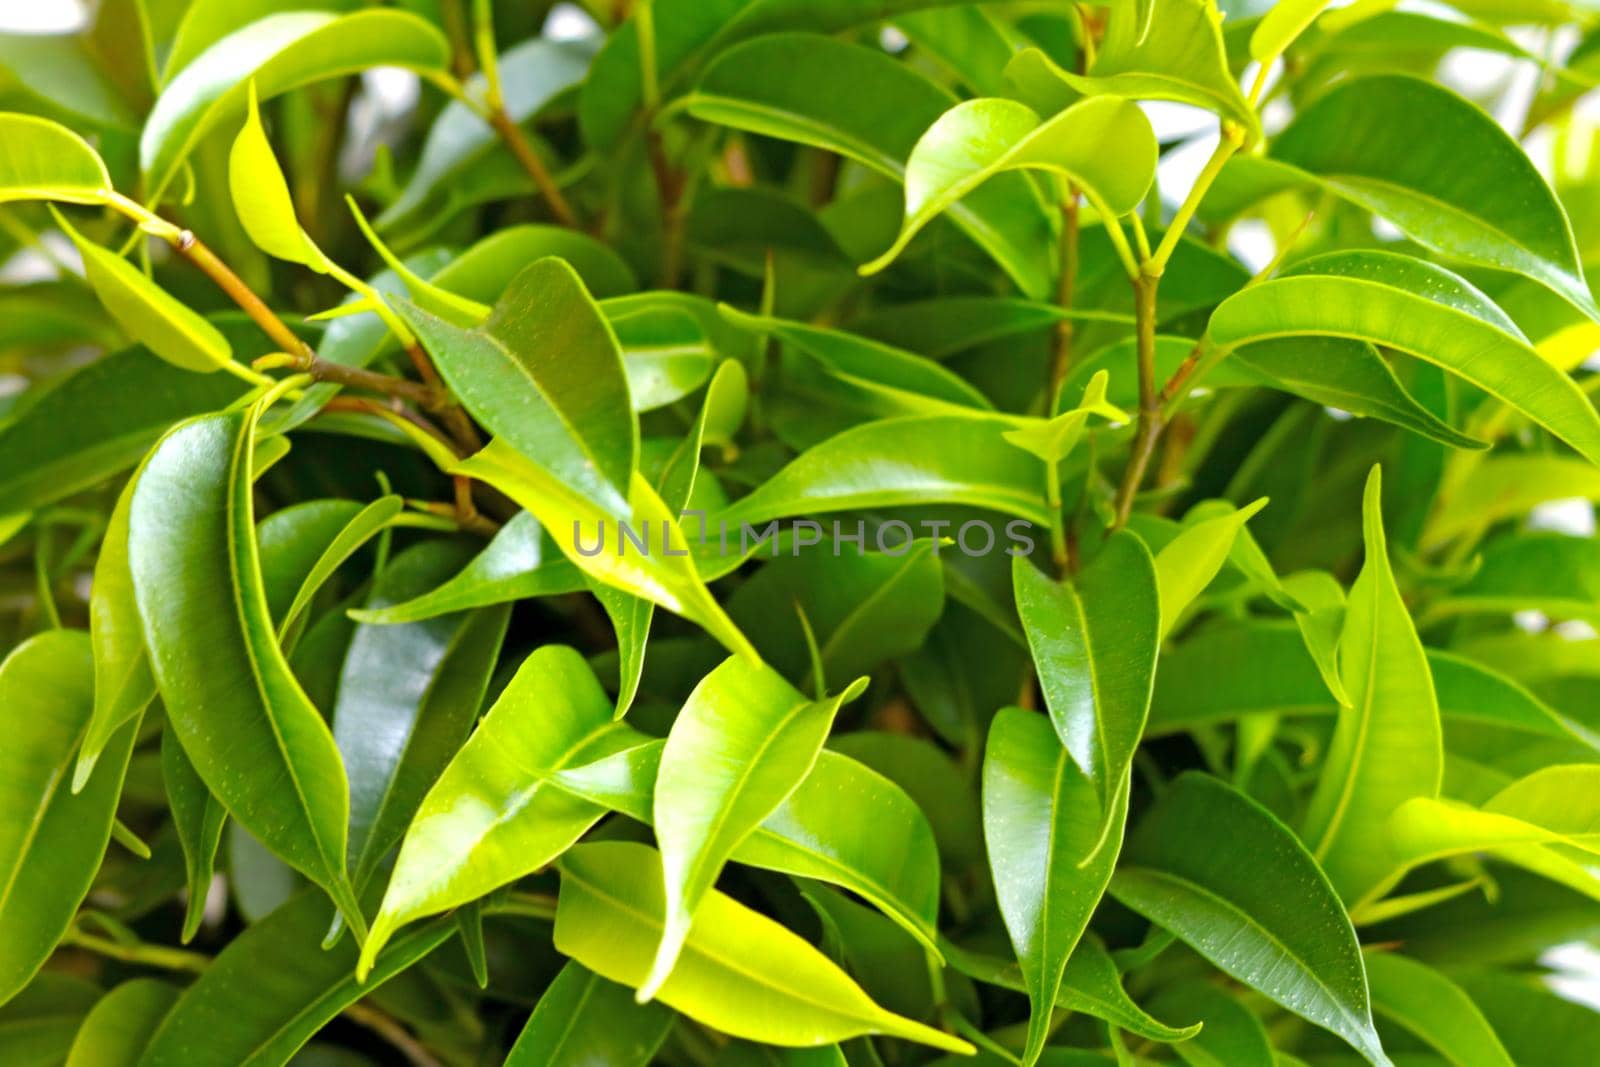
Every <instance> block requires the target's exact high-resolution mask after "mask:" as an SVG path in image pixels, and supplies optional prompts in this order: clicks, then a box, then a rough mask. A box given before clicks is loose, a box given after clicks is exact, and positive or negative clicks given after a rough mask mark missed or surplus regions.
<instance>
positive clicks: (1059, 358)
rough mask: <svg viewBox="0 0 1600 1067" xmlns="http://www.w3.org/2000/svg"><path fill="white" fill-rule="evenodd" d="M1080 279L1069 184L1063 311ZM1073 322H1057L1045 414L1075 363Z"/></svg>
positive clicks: (1074, 197) (1064, 206)
mask: <svg viewBox="0 0 1600 1067" xmlns="http://www.w3.org/2000/svg"><path fill="white" fill-rule="evenodd" d="M1077 282H1078V191H1077V190H1076V189H1073V188H1070V187H1069V188H1068V190H1067V196H1066V199H1064V200H1062V201H1061V270H1060V273H1059V274H1058V275H1057V277H1056V305H1057V306H1058V307H1060V308H1061V310H1062V311H1071V310H1072V297H1073V290H1074V289H1075V288H1076V287H1077ZM1073 333H1074V328H1073V323H1072V320H1071V319H1070V318H1067V317H1066V316H1063V317H1062V318H1061V319H1060V320H1058V321H1057V322H1056V331H1055V337H1054V339H1053V342H1052V344H1051V348H1050V371H1049V377H1048V379H1047V381H1046V386H1045V394H1044V396H1045V410H1044V415H1045V418H1050V417H1051V416H1052V415H1054V414H1055V413H1056V408H1057V407H1058V406H1060V399H1061V386H1062V383H1063V382H1065V381H1066V378H1067V370H1068V369H1069V368H1070V367H1071V366H1072V339H1073Z"/></svg>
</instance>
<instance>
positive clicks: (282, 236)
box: [228, 81, 328, 274]
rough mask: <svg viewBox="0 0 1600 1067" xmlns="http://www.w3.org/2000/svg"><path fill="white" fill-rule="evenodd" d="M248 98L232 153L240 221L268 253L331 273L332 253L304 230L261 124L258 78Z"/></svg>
mask: <svg viewBox="0 0 1600 1067" xmlns="http://www.w3.org/2000/svg"><path fill="white" fill-rule="evenodd" d="M247 101H248V102H247V103H246V106H245V119H244V127H243V128H242V129H240V131H239V135H238V136H237V137H235V138H234V140H233V149H232V150H231V151H230V152H229V153H228V190H229V192H230V193H231V194H232V196H233V210H234V213H235V214H237V215H238V216H239V225H241V226H243V227H244V232H245V233H247V234H249V235H250V240H252V241H254V242H255V244H256V247H257V248H259V249H261V250H262V251H263V252H265V253H267V255H269V256H273V257H275V258H277V259H282V260H287V261H288V262H290V263H299V264H300V265H302V266H305V267H310V268H311V269H312V270H314V271H317V272H318V273H319V274H320V273H326V272H327V269H328V260H327V257H326V256H324V255H323V254H322V250H321V249H319V248H318V247H317V246H316V244H315V242H313V241H312V240H311V238H310V237H309V236H307V234H306V232H305V230H303V229H301V227H300V220H299V219H298V218H297V217H296V216H295V210H294V201H293V199H291V198H290V196H289V182H288V180H287V179H285V178H284V176H283V170H282V169H281V168H280V167H279V166H278V157H277V156H276V155H274V154H273V151H272V145H271V143H270V142H269V141H268V140H267V130H266V127H265V126H263V125H262V124H261V108H260V106H259V105H258V103H257V101H256V83H255V82H254V81H251V82H250V84H249V95H248V97H247Z"/></svg>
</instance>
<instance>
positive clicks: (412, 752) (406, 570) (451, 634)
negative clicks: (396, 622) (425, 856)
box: [332, 541, 510, 886]
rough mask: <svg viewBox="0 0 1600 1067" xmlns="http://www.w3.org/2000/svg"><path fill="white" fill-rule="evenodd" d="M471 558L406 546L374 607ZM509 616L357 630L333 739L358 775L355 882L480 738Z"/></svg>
mask: <svg viewBox="0 0 1600 1067" xmlns="http://www.w3.org/2000/svg"><path fill="white" fill-rule="evenodd" d="M463 555H464V553H463V551H462V547H461V546H460V545H456V544H451V543H449V542H438V541H435V542H425V543H423V544H419V545H416V546H414V547H412V548H410V549H407V550H406V551H405V552H402V553H401V554H399V555H398V556H396V557H395V558H394V559H393V560H392V561H391V562H390V564H389V566H388V567H387V568H386V569H385V570H384V571H383V572H382V573H381V574H380V575H379V576H378V579H377V580H376V581H375V582H374V584H373V590H372V595H371V597H370V598H369V600H368V603H370V604H374V605H382V604H384V603H387V602H389V601H391V600H395V599H405V598H406V597H407V596H408V595H409V594H411V593H413V592H415V591H416V590H418V589H420V588H426V587H427V586H430V585H432V584H433V583H434V582H435V581H437V580H438V578H439V576H440V575H441V574H444V573H447V572H448V571H449V570H451V569H452V568H453V567H455V566H457V565H459V564H460V562H461V559H462V557H463ZM509 614H510V610H509V608H504V607H500V608H488V609H484V610H483V611H481V612H475V613H472V614H461V615H446V616H441V617H439V618H437V619H434V620H430V621H428V622H422V623H408V624H405V625H400V626H374V625H370V624H364V625H360V626H357V627H356V630H355V633H354V634H353V635H352V636H351V638H350V646H349V651H348V652H347V653H346V654H345V658H344V666H343V669H342V670H341V672H340V677H339V698H338V701H337V702H336V703H335V704H334V706H333V708H332V717H333V736H334V740H335V741H336V742H337V743H338V745H339V755H340V757H341V758H342V759H343V760H344V765H345V770H346V773H347V774H348V775H349V776H350V861H349V867H350V870H351V873H352V877H353V879H354V881H355V883H356V885H358V886H364V885H366V884H367V882H368V881H369V880H370V878H371V876H372V874H373V872H374V871H376V870H377V868H378V865H379V863H380V861H381V860H382V859H383V858H384V856H385V855H386V854H387V853H388V852H389V850H390V849H391V848H393V847H394V845H395V844H396V843H397V842H398V841H399V840H400V838H401V836H402V835H403V834H404V832H405V828H406V825H407V824H408V823H409V822H410V821H411V817H412V815H413V814H415V812H416V810H417V806H418V805H419V804H420V803H421V801H422V798H423V795H424V794H425V793H426V792H427V791H428V789H429V788H430V787H431V786H432V785H433V783H434V782H435V781H436V780H437V779H438V777H439V774H440V773H441V772H442V771H443V770H444V767H445V765H446V764H447V763H448V762H449V759H450V756H451V754H453V753H454V752H456V751H457V750H458V749H459V748H460V747H461V744H462V742H463V741H465V740H466V738H467V735H468V733H470V732H471V729H472V726H473V724H474V723H475V722H476V721H477V717H478V710H479V707H480V705H481V704H482V703H483V697H484V693H485V691H486V690H487V688H488V685H489V675H490V672H491V671H493V669H494V665H495V661H496V660H497V659H498V657H499V654H500V644H501V641H502V640H503V638H504V636H505V630H506V623H507V620H508V617H509Z"/></svg>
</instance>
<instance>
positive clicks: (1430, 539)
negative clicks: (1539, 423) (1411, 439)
mask: <svg viewBox="0 0 1600 1067" xmlns="http://www.w3.org/2000/svg"><path fill="white" fill-rule="evenodd" d="M1576 498H1581V499H1584V500H1600V472H1597V471H1596V470H1595V467H1594V464H1593V462H1592V461H1588V462H1585V461H1584V460H1579V459H1573V458H1572V457H1570V456H1561V455H1548V454H1541V453H1520V454H1519V453H1512V454H1509V455H1505V454H1499V455H1493V456H1486V457H1484V459H1483V460H1482V461H1481V462H1479V463H1477V464H1474V465H1473V467H1472V469H1471V470H1469V471H1468V472H1466V474H1464V475H1463V476H1462V477H1461V478H1460V479H1459V480H1458V481H1456V482H1454V483H1453V484H1449V485H1445V486H1442V487H1441V489H1440V493H1439V498H1438V501H1437V504H1436V506H1435V508H1434V510H1433V512H1432V514H1430V515H1429V516H1428V521H1427V524H1426V525H1425V526H1424V527H1423V531H1422V544H1423V545H1424V547H1429V548H1431V547H1433V546H1436V545H1441V544H1444V543H1446V542H1448V541H1450V540H1451V539H1452V538H1456V537H1461V536H1462V535H1473V534H1477V533H1481V532H1482V531H1483V530H1485V529H1486V528H1488V527H1489V526H1492V525H1494V524H1495V523H1497V522H1502V521H1504V520H1506V519H1509V518H1512V517H1514V516H1520V515H1523V514H1525V513H1526V512H1528V511H1531V510H1533V509H1534V508H1535V507H1537V506H1538V505H1540V504H1543V503H1546V502H1548V501H1552V500H1572V499H1576Z"/></svg>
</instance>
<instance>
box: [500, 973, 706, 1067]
mask: <svg viewBox="0 0 1600 1067" xmlns="http://www.w3.org/2000/svg"><path fill="white" fill-rule="evenodd" d="M676 1018H677V1017H676V1016H675V1015H674V1014H673V1013H672V1012H670V1011H668V1010H667V1009H666V1008H663V1007H662V1006H661V1005H659V1004H636V1003H634V1000H633V994H632V993H631V992H629V991H628V989H627V988H625V987H623V986H619V985H617V984H616V983H615V982H608V981H606V980H605V979H604V978H601V977H600V976H599V975H597V974H595V973H594V972H592V971H587V970H585V969H584V968H583V966H582V965H581V964H578V963H568V964H567V965H566V966H565V967H563V968H561V973H560V974H558V975H556V980H555V981H553V982H551V983H550V988H548V989H546V990H545V991H544V996H542V997H540V998H539V1004H538V1006H537V1007H536V1008H534V1009H533V1014H532V1015H531V1016H529V1018H528V1025H527V1026H525V1027H523V1029H522V1034H521V1036H520V1037H518V1038H517V1043H516V1044H515V1045H514V1046H512V1049H511V1051H510V1053H508V1054H507V1056H506V1061H505V1065H504V1067H589V1065H592V1064H602V1063H603V1064H605V1065H606V1067H646V1065H647V1064H649V1063H650V1062H651V1060H652V1059H653V1058H654V1056H655V1054H656V1049H658V1048H660V1047H661V1043H662V1042H663V1041H665V1040H666V1039H667V1033H668V1031H670V1030H671V1029H672V1023H673V1021H674V1020H675V1019H676Z"/></svg>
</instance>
